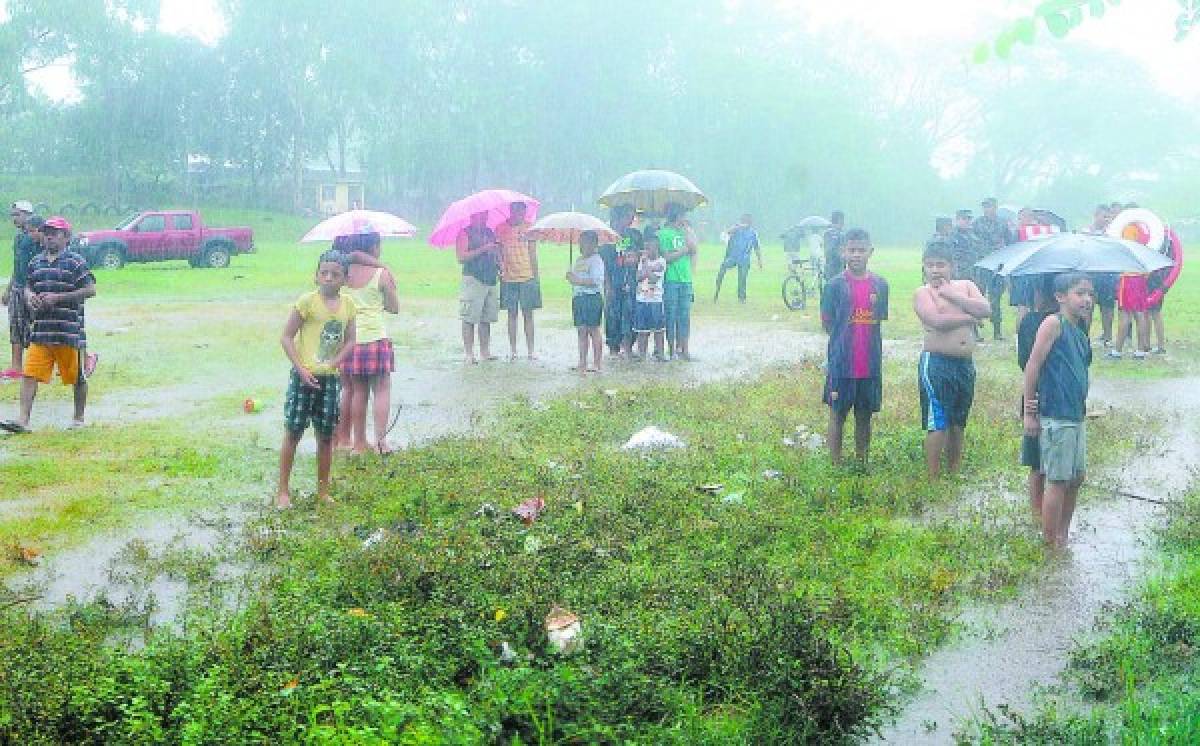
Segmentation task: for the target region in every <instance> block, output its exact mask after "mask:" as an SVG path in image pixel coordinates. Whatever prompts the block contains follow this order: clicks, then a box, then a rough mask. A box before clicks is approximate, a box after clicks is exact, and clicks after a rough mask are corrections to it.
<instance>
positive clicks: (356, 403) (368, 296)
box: [334, 233, 400, 453]
mask: <svg viewBox="0 0 1200 746" xmlns="http://www.w3.org/2000/svg"><path fill="white" fill-rule="evenodd" d="M339 242H341V243H342V247H341V248H342V250H343V251H345V252H346V253H348V254H349V255H350V261H351V266H350V274H349V277H348V278H347V282H346V285H345V288H344V290H343V292H345V293H346V294H348V295H349V296H350V297H351V298H353V299H354V303H355V306H356V307H357V308H358V315H357V316H355V318H354V327H355V329H356V330H360V329H361V332H357V333H356V337H355V345H354V349H353V351H351V353H350V356H349V357H347V358H346V362H344V363H343V364H342V370H341V372H342V418H341V421H340V422H339V423H338V428H337V437H336V444H337V447H338V448H339V449H343V450H345V449H352V450H353V451H354V452H355V453H365V452H366V451H367V448H368V446H367V401H368V399H370V398H371V397H374V400H375V401H374V404H373V406H372V407H371V411H372V415H373V417H372V420H373V424H374V426H375V433H374V435H375V438H374V440H375V442H374V444H373V446H372V448H373V449H374V450H377V451H379V452H380V453H387V452H389V451H390V450H391V448H390V447H389V446H388V443H387V430H388V415H389V413H390V410H391V406H392V371H393V370H394V369H395V366H396V361H395V354H394V352H393V351H392V340H391V339H389V338H388V333H387V322H386V319H385V318H384V313H385V312H386V313H393V314H394V313H396V312H398V311H399V310H400V308H399V306H400V301H399V298H398V297H397V294H396V281H395V279H394V278H393V277H392V273H391V272H390V271H389V270H388V268H387V266H386V265H384V264H383V263H382V262H380V261H379V253H380V242H379V234H378V233H370V234H362V235H356V236H346V237H343V238H342V239H339V240H338V241H335V242H334V246H335V247H336V246H337V245H338V243H339Z"/></svg>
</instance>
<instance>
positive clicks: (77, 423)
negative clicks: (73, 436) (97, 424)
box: [67, 420, 87, 430]
mask: <svg viewBox="0 0 1200 746" xmlns="http://www.w3.org/2000/svg"><path fill="white" fill-rule="evenodd" d="M81 427H87V423H85V422H84V421H83V420H71V424H70V425H67V429H68V430H78V429H79V428H81Z"/></svg>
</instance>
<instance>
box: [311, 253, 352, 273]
mask: <svg viewBox="0 0 1200 746" xmlns="http://www.w3.org/2000/svg"><path fill="white" fill-rule="evenodd" d="M325 262H333V263H335V264H339V265H341V267H342V271H343V272H348V271H350V257H348V256H347V255H345V254H343V253H342V252H340V251H337V250H335V249H330V250H329V251H326V252H325V253H324V254H321V258H320V259H317V269H320V268H321V265H322V264H324V263H325Z"/></svg>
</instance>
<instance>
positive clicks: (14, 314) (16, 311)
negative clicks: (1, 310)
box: [8, 288, 33, 347]
mask: <svg viewBox="0 0 1200 746" xmlns="http://www.w3.org/2000/svg"><path fill="white" fill-rule="evenodd" d="M24 293H25V291H24V290H23V289H21V288H14V289H13V290H12V294H11V295H10V296H9V299H8V336H9V339H10V340H11V341H12V344H19V345H21V346H22V347H28V346H29V332H30V331H31V330H32V328H33V319H32V317H31V316H30V313H29V306H27V305H25V294H24Z"/></svg>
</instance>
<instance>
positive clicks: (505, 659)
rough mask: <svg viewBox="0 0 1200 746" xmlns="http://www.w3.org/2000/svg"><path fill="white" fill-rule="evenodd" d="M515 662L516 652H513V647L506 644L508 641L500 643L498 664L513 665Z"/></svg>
mask: <svg viewBox="0 0 1200 746" xmlns="http://www.w3.org/2000/svg"><path fill="white" fill-rule="evenodd" d="M516 660H517V651H515V650H513V646H512V645H509V644H508V640H504V641H502V642H501V643H500V662H501V663H514V662H516Z"/></svg>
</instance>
